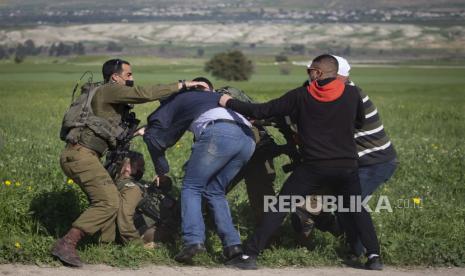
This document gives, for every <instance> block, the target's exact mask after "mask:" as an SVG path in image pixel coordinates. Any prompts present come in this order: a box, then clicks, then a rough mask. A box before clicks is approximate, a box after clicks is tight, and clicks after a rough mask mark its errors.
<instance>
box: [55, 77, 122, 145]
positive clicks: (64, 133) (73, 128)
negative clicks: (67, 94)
mask: <svg viewBox="0 0 465 276" xmlns="http://www.w3.org/2000/svg"><path fill="white" fill-rule="evenodd" d="M85 74H86V73H84V75H85ZM84 75H83V76H84ZM81 79H82V77H81ZM102 84H103V83H101V82H97V83H94V82H92V77H91V78H89V81H88V82H87V83H85V84H84V85H82V86H81V94H80V95H79V96H78V97H77V98H76V99H74V95H75V93H76V89H77V88H78V85H79V82H78V83H76V86H75V87H74V90H73V95H72V100H71V105H70V106H69V108H68V110H67V111H66V113H65V115H64V116H63V121H62V123H61V130H60V139H61V140H63V141H66V142H68V143H71V144H76V143H77V142H78V141H79V137H80V135H81V132H82V130H83V129H84V128H85V127H87V128H89V129H90V130H92V131H93V132H94V133H95V134H96V135H97V136H99V137H100V138H102V139H104V140H105V141H106V142H107V143H108V144H109V145H110V147H112V146H113V147H114V146H115V145H116V137H118V136H119V135H120V134H121V133H122V132H123V131H124V129H123V128H122V127H121V126H119V125H117V124H111V123H110V122H109V121H108V120H106V119H104V118H101V117H98V116H96V115H94V112H93V111H92V105H91V103H92V99H93V97H94V95H95V92H96V91H97V89H98V88H99V87H100V86H101V85H102Z"/></svg>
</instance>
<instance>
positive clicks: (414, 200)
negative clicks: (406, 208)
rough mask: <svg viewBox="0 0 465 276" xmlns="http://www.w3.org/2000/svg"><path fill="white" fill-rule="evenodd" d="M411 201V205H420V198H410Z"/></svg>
mask: <svg viewBox="0 0 465 276" xmlns="http://www.w3.org/2000/svg"><path fill="white" fill-rule="evenodd" d="M412 200H413V203H415V204H417V205H420V203H421V198H419V197H414V198H412Z"/></svg>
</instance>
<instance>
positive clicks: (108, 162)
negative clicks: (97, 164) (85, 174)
mask: <svg viewBox="0 0 465 276" xmlns="http://www.w3.org/2000/svg"><path fill="white" fill-rule="evenodd" d="M132 108H133V106H132V105H129V104H128V105H127V109H128V110H127V112H126V115H125V116H123V120H122V123H121V127H122V128H123V129H124V131H123V133H121V135H119V136H118V137H116V147H115V148H113V149H110V150H109V151H108V152H107V155H106V157H105V163H104V167H105V169H106V170H107V171H108V173H109V174H110V176H111V177H112V178H113V179H115V178H116V177H117V175H118V173H119V170H120V169H121V166H122V165H123V161H124V158H126V155H127V154H128V152H129V150H130V147H131V139H132V138H133V137H134V133H135V132H136V131H137V129H138V128H137V127H138V126H139V123H140V120H138V119H137V118H136V114H135V113H134V112H129V110H131V109H132Z"/></svg>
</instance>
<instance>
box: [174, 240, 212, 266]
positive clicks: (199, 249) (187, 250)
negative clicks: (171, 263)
mask: <svg viewBox="0 0 465 276" xmlns="http://www.w3.org/2000/svg"><path fill="white" fill-rule="evenodd" d="M206 251H207V250H206V249H205V246H204V245H203V243H196V244H191V245H186V246H185V247H184V248H183V249H182V250H181V252H179V253H178V254H177V255H176V256H175V257H174V259H175V260H176V261H177V262H180V263H189V262H191V261H192V258H193V257H194V256H195V255H197V254H199V253H203V252H206Z"/></svg>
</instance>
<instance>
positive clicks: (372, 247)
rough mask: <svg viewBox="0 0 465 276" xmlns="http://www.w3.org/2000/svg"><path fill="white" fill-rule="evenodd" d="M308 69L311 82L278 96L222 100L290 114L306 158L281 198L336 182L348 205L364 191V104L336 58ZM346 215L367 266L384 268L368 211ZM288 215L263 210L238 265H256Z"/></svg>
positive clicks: (257, 112)
mask: <svg viewBox="0 0 465 276" xmlns="http://www.w3.org/2000/svg"><path fill="white" fill-rule="evenodd" d="M308 70H309V74H310V76H311V79H312V82H311V83H310V85H308V86H306V87H298V88H296V89H294V90H291V91H289V92H288V93H286V94H285V95H283V96H282V97H280V98H278V99H274V100H271V101H269V102H267V103H263V104H251V103H243V102H240V101H238V100H234V99H231V97H229V96H228V95H224V96H222V97H221V99H220V104H221V105H222V106H226V107H228V108H230V109H232V110H234V111H237V112H239V113H242V114H244V115H246V116H249V117H252V118H256V119H264V118H268V117H272V116H286V115H291V114H292V115H293V117H294V118H295V120H296V121H295V122H296V124H297V128H298V133H299V138H300V141H302V146H301V153H302V155H303V156H302V157H303V162H302V164H301V165H300V166H298V167H297V168H296V169H295V170H294V171H293V173H292V174H291V175H290V176H289V178H288V179H287V180H286V182H285V183H284V185H283V187H282V189H281V192H280V193H279V197H282V198H283V199H284V198H288V200H289V196H307V195H311V194H314V193H315V192H316V191H317V190H320V189H321V188H322V187H327V186H332V187H334V188H335V190H336V191H337V194H338V195H342V196H343V206H344V208H348V207H349V206H350V202H349V198H350V196H353V195H358V196H360V194H361V191H360V183H359V178H358V173H357V172H358V171H357V150H356V146H355V142H354V138H353V137H354V132H355V128H356V126H360V125H361V124H362V123H363V119H364V112H363V102H362V100H361V98H360V94H359V93H358V91H357V90H355V88H354V87H352V86H346V85H345V84H344V83H343V82H342V81H340V80H337V79H336V76H337V71H338V62H337V60H336V59H335V58H334V57H333V56H331V55H321V56H318V57H317V58H315V59H314V60H313V62H312V66H311V67H310V68H308ZM280 200H281V199H280ZM346 214H347V215H348V216H351V218H352V220H353V222H354V224H355V225H356V228H357V230H358V232H359V233H360V238H361V241H362V243H363V245H364V246H365V248H366V249H367V257H368V261H367V263H366V267H367V268H368V269H376V270H381V269H382V263H381V259H380V256H379V254H380V252H379V244H378V238H377V236H376V232H375V229H374V226H373V222H372V220H371V217H370V215H369V214H368V213H367V211H366V210H365V209H364V208H361V211H360V212H351V213H346ZM286 215H287V212H283V211H280V210H278V212H268V213H266V214H265V216H264V219H263V221H262V223H261V224H260V226H259V227H258V228H257V230H256V231H255V234H254V235H253V236H252V237H251V238H250V240H249V241H248V243H247V248H246V254H247V255H244V256H240V257H238V258H242V259H241V260H238V265H237V267H239V268H245V269H251V268H255V267H256V257H257V256H258V254H259V253H260V251H261V250H263V249H264V248H265V246H266V244H267V242H268V239H269V238H270V237H271V235H273V233H274V232H275V231H276V230H277V229H278V228H279V226H280V225H281V223H282V222H283V220H284V218H285V217H286ZM244 259H246V260H247V262H244Z"/></svg>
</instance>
